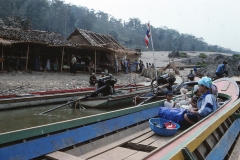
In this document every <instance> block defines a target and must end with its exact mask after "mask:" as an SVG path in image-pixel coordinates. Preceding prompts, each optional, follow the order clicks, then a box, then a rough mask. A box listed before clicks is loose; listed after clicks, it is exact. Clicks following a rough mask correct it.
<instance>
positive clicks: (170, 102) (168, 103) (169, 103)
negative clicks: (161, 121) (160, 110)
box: [164, 91, 180, 108]
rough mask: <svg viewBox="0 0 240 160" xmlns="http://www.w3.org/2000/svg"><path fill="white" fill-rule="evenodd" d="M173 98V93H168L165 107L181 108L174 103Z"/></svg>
mask: <svg viewBox="0 0 240 160" xmlns="http://www.w3.org/2000/svg"><path fill="white" fill-rule="evenodd" d="M172 97H173V93H172V91H167V93H166V99H167V100H166V101H165V102H164V107H168V108H174V107H175V108H180V104H178V103H176V102H174V101H173V100H172Z"/></svg>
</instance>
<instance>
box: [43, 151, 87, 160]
mask: <svg viewBox="0 0 240 160" xmlns="http://www.w3.org/2000/svg"><path fill="white" fill-rule="evenodd" d="M46 157H47V158H48V159H52V160H83V159H82V158H79V157H75V156H73V155H71V154H67V153H64V152H59V151H56V152H53V153H50V154H47V155H46Z"/></svg>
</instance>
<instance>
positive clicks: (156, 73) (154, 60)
mask: <svg viewBox="0 0 240 160" xmlns="http://www.w3.org/2000/svg"><path fill="white" fill-rule="evenodd" d="M149 24H150V23H149ZM149 29H150V37H151V42H152V50H153V59H154V61H153V62H154V67H155V75H156V78H157V66H156V63H155V55H154V47H153V40H152V28H151V25H149Z"/></svg>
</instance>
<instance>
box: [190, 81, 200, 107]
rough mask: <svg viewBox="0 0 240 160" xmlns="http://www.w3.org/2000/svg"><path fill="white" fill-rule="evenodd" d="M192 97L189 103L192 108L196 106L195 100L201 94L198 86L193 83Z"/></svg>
mask: <svg viewBox="0 0 240 160" xmlns="http://www.w3.org/2000/svg"><path fill="white" fill-rule="evenodd" d="M193 94H194V95H193V97H192V98H191V101H190V104H191V105H192V107H193V108H197V101H198V99H199V98H200V96H201V93H200V92H199V91H198V86H197V85H195V86H194V89H193Z"/></svg>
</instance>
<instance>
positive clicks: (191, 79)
mask: <svg viewBox="0 0 240 160" xmlns="http://www.w3.org/2000/svg"><path fill="white" fill-rule="evenodd" d="M194 77H195V75H194V74H193V70H190V73H189V74H188V79H189V80H190V81H194Z"/></svg>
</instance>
